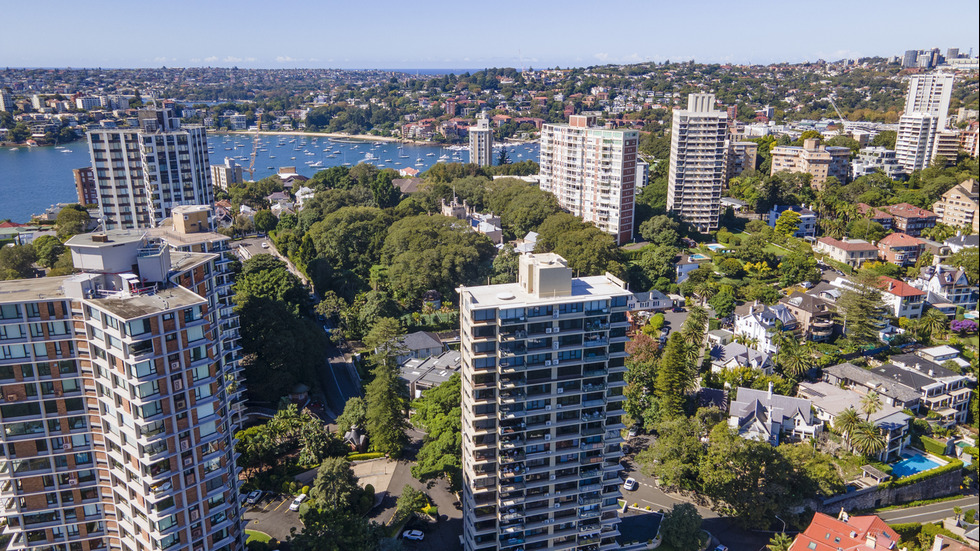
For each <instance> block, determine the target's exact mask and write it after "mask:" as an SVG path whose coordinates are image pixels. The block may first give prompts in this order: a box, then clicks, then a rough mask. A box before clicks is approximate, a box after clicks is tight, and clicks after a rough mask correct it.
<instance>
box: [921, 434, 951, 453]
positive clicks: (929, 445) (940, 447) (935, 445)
mask: <svg viewBox="0 0 980 551" xmlns="http://www.w3.org/2000/svg"><path fill="white" fill-rule="evenodd" d="M921 440H922V447H923V448H925V450H926V451H927V452H929V453H932V454H936V455H946V442H943V441H941V440H937V439H935V438H930V437H928V436H923V437H921Z"/></svg>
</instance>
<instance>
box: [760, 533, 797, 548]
mask: <svg viewBox="0 0 980 551" xmlns="http://www.w3.org/2000/svg"><path fill="white" fill-rule="evenodd" d="M790 545H793V538H792V537H790V536H789V535H788V534H786V532H779V533H778V534H774V535H773V536H772V539H770V540H769V545H767V546H766V549H768V550H769V551H789V546H790Z"/></svg>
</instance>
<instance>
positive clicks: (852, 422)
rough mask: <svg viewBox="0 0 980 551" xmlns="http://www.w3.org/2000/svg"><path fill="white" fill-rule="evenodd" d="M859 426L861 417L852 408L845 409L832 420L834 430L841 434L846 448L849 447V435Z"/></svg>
mask: <svg viewBox="0 0 980 551" xmlns="http://www.w3.org/2000/svg"><path fill="white" fill-rule="evenodd" d="M859 424H861V416H860V415H858V412H857V410H856V409H854V408H853V407H850V408H847V409H845V410H844V411H842V412H841V413H839V414H838V415H837V417H835V418H834V429H835V430H837V432H839V433H841V436H843V437H844V441H845V442H847V446H848V447H850V446H851V435H852V434H853V433H854V429H855V428H857V426H858V425H859Z"/></svg>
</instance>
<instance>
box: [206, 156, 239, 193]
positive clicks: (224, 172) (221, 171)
mask: <svg viewBox="0 0 980 551" xmlns="http://www.w3.org/2000/svg"><path fill="white" fill-rule="evenodd" d="M243 172H244V169H243V168H242V165H240V164H238V163H236V162H235V161H234V160H232V159H230V158H228V157H225V164H223V165H211V183H212V184H213V185H214V187H216V188H218V189H224V190H227V189H228V188H229V187H231V186H232V185H234V184H241V183H242V182H244V181H245V180H244V177H243V174H242V173H243Z"/></svg>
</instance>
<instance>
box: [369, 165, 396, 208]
mask: <svg viewBox="0 0 980 551" xmlns="http://www.w3.org/2000/svg"><path fill="white" fill-rule="evenodd" d="M397 175H398V173H397V172H395V171H394V170H388V169H386V170H382V171H381V172H380V173H379V174H378V176H377V177H376V178H375V179H374V180H373V181H372V182H371V194H372V195H373V196H374V202H375V203H376V204H377V205H378V206H379V207H381V208H385V209H386V208H391V207H394V206H395V205H397V204H398V201H399V200H401V196H402V194H401V191H399V190H398V188H396V187H395V185H394V183H393V181H394V179H395V176H397Z"/></svg>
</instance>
